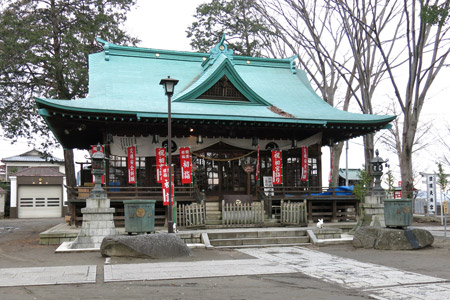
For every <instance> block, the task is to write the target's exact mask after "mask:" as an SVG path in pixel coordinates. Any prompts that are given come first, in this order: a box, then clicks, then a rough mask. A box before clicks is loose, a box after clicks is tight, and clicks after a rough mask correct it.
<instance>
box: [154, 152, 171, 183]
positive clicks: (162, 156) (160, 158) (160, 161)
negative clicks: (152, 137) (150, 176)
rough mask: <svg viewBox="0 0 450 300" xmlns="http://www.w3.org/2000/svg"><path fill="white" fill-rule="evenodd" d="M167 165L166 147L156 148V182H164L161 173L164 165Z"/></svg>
mask: <svg viewBox="0 0 450 300" xmlns="http://www.w3.org/2000/svg"><path fill="white" fill-rule="evenodd" d="M165 165H166V148H156V182H158V183H163V180H162V177H161V175H162V167H163V166H165ZM167 176H169V175H167Z"/></svg>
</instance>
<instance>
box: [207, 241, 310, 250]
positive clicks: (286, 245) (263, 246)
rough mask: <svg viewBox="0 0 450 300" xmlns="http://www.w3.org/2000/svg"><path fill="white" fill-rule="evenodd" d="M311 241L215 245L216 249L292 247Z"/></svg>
mask: <svg viewBox="0 0 450 300" xmlns="http://www.w3.org/2000/svg"><path fill="white" fill-rule="evenodd" d="M309 245H311V243H309V242H308V243H295V244H265V245H237V246H217V247H214V248H216V249H240V248H266V247H293V246H298V247H302V246H309Z"/></svg>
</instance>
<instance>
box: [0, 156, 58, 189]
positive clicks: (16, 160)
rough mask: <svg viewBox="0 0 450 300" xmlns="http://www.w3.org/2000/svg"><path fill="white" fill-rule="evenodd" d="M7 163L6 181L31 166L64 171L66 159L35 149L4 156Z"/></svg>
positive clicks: (3, 160)
mask: <svg viewBox="0 0 450 300" xmlns="http://www.w3.org/2000/svg"><path fill="white" fill-rule="evenodd" d="M2 162H3V163H4V164H5V173H6V181H7V182H8V181H10V180H9V177H10V176H11V175H14V174H16V173H17V172H19V171H21V170H24V169H26V168H31V167H48V168H52V169H54V170H56V171H58V172H61V173H64V172H65V169H64V160H63V159H59V158H56V157H52V156H46V155H44V153H42V152H40V151H38V150H36V149H33V150H31V151H28V152H25V153H22V154H20V155H16V156H11V157H7V158H3V159H2Z"/></svg>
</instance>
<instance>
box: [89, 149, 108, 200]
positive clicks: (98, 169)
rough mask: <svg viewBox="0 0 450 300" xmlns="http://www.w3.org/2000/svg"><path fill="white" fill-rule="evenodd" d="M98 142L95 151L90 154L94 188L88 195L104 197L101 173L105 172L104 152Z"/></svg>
mask: <svg viewBox="0 0 450 300" xmlns="http://www.w3.org/2000/svg"><path fill="white" fill-rule="evenodd" d="M100 149H101V146H100V144H98V145H97V152H95V153H94V154H92V156H91V160H92V175H94V188H93V189H92V191H91V193H90V194H89V197H91V198H94V197H95V198H106V192H105V190H104V189H103V188H102V175H103V174H104V173H105V154H103V152H101V150H100Z"/></svg>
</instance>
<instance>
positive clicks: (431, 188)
mask: <svg viewBox="0 0 450 300" xmlns="http://www.w3.org/2000/svg"><path fill="white" fill-rule="evenodd" d="M426 177H427V180H426V184H427V200H428V213H429V214H435V213H436V175H434V174H427V175H426Z"/></svg>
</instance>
